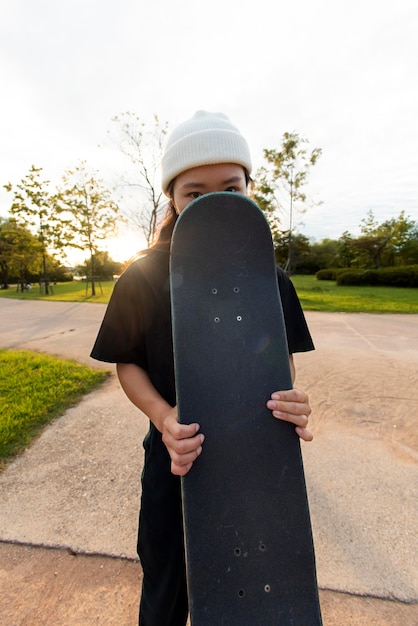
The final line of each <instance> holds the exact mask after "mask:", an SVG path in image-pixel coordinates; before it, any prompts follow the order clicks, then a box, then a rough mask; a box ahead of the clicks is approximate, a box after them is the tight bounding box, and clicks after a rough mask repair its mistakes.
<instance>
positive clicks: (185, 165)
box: [161, 111, 252, 195]
mask: <svg viewBox="0 0 418 626" xmlns="http://www.w3.org/2000/svg"><path fill="white" fill-rule="evenodd" d="M216 163H236V164H237V165H242V166H243V167H244V168H245V169H246V171H247V172H248V174H250V173H251V168H252V165H251V156H250V151H249V148H248V144H247V142H246V141H245V139H244V137H243V136H242V135H241V133H240V132H239V130H238V128H237V127H236V126H234V125H233V124H231V122H230V121H229V118H228V117H227V116H226V115H224V114H223V113H208V112H207V111H197V113H195V114H194V116H193V117H192V118H191V119H189V120H186V121H185V122H183V124H180V126H177V128H175V129H174V130H173V132H172V133H171V135H170V136H169V138H168V140H167V144H166V148H165V152H164V155H163V158H162V161H161V169H162V181H161V184H162V189H163V191H164V193H165V194H166V195H168V187H169V186H170V183H171V181H172V180H174V179H175V178H176V176H178V175H179V174H181V173H182V172H185V171H186V170H189V169H191V168H193V167H199V166H201V165H214V164H216Z"/></svg>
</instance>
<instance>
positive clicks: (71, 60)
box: [0, 0, 418, 260]
mask: <svg viewBox="0 0 418 626" xmlns="http://www.w3.org/2000/svg"><path fill="white" fill-rule="evenodd" d="M0 11H1V13H0V14H1V20H0V76H1V82H0V85H1V95H0V215H1V216H6V215H7V212H8V209H9V207H10V203H11V195H10V194H8V193H7V192H6V191H5V190H4V189H3V185H4V184H5V183H7V182H11V183H13V184H16V183H18V182H19V181H20V180H21V179H22V178H23V177H24V176H25V175H26V174H27V172H28V170H29V168H30V167H31V165H32V164H34V165H36V166H37V167H42V168H43V174H44V178H45V179H48V180H51V181H52V183H53V184H58V183H59V181H60V178H61V176H62V174H63V173H64V171H65V170H66V169H68V168H72V167H74V166H75V165H77V164H78V163H79V162H80V161H82V160H85V161H86V162H87V164H88V166H89V167H91V168H94V169H96V170H98V171H99V172H100V174H101V176H102V178H103V179H104V181H105V183H106V184H107V185H108V186H109V187H112V186H113V185H114V184H115V180H116V179H117V178H118V177H119V175H120V174H121V173H122V170H121V168H122V169H123V165H122V161H121V155H120V153H119V152H118V150H117V148H116V147H115V146H114V145H112V144H111V142H110V141H109V137H108V131H109V130H110V129H111V128H112V122H111V119H112V118H113V117H114V116H115V115H117V114H120V113H122V112H124V111H131V112H133V113H135V114H137V115H138V116H139V117H140V118H141V119H142V120H144V122H146V123H149V124H151V123H152V119H153V115H154V114H157V115H158V116H159V118H160V120H163V121H167V122H169V125H170V127H171V128H174V127H175V126H176V125H177V124H179V123H181V122H182V121H184V120H185V119H187V118H189V117H191V116H192V115H193V114H194V112H195V111H196V110H198V109H205V110H208V111H222V112H224V113H226V114H227V115H228V116H229V117H230V119H231V121H232V122H233V123H234V124H235V125H236V126H238V128H239V129H240V131H241V132H242V134H243V135H244V136H245V137H246V139H247V141H248V143H249V146H250V149H251V153H252V156H253V162H254V167H255V169H256V168H257V167H259V166H260V165H262V164H263V149H264V148H276V149H279V148H280V145H281V138H282V135H283V133H284V132H296V133H298V134H299V135H300V136H301V137H304V138H306V139H307V140H308V141H309V148H321V149H322V156H321V158H320V160H319V161H318V163H317V165H315V167H314V168H313V169H312V170H311V175H310V180H309V186H308V188H307V192H308V195H309V198H310V199H311V200H312V201H313V202H315V203H316V204H314V205H313V206H311V207H310V208H308V210H307V211H306V212H305V214H304V215H301V214H297V215H296V216H295V222H296V225H297V229H298V231H299V232H301V233H303V234H304V235H306V236H308V237H310V238H312V239H314V240H317V241H320V240H321V239H323V238H326V237H331V238H338V237H339V236H340V235H341V234H342V233H343V232H344V231H346V230H348V231H349V232H351V233H352V234H354V235H357V234H358V233H359V225H360V222H361V220H362V219H363V218H365V217H366V215H367V213H368V211H370V210H372V211H373V213H374V215H375V217H376V219H377V220H378V221H379V222H382V221H384V220H386V219H389V218H391V217H397V216H398V215H399V213H400V212H401V211H405V213H406V215H408V216H409V217H411V218H412V219H413V220H418V156H417V155H418V37H417V35H416V33H417V32H418V4H417V2H416V0H397V1H396V2H394V1H393V0H390V1H388V0H338V1H336V0H316V2H312V1H311V0H294V1H293V2H286V3H285V2H282V1H281V0H276V1H275V2H271V0H258V2H253V1H249V0H239V1H238V0H228V1H227V2H226V1H225V0H211V1H210V2H207V3H200V2H196V0H194V1H192V0H177V1H174V0H147V2H144V1H143V0H118V2H111V1H110V0H71V1H70V0H59V1H57V0H37V1H36V2H33V0H0ZM139 240H140V235H139V234H138V233H136V232H134V230H133V229H132V227H131V228H130V229H129V234H126V235H125V238H124V239H123V240H121V241H120V242H119V247H118V246H117V244H116V243H115V242H114V246H113V248H112V247H111V252H113V255H114V256H119V257H121V256H122V257H123V256H125V258H119V260H125V259H126V258H127V254H128V252H130V249H131V247H132V253H133V252H135V251H136V250H137V249H138V247H141V246H142V243H140V245H139V246H138V241H139ZM128 256H130V254H128Z"/></svg>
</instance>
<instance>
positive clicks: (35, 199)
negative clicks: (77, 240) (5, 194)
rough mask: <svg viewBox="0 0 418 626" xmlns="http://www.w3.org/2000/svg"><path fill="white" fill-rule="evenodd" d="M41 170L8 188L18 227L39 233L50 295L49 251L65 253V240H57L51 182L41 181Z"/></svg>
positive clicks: (31, 170) (34, 170)
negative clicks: (63, 247) (63, 249)
mask: <svg viewBox="0 0 418 626" xmlns="http://www.w3.org/2000/svg"><path fill="white" fill-rule="evenodd" d="M41 172H42V168H41V167H35V165H32V166H31V168H30V170H29V173H28V174H27V175H26V176H25V177H24V178H22V180H21V182H20V183H18V184H17V185H15V186H13V185H12V184H11V183H7V184H6V185H4V188H5V189H6V190H7V191H9V192H10V193H13V202H12V206H11V208H10V215H11V216H12V217H13V218H14V219H15V220H16V222H17V223H18V224H20V225H21V226H23V227H25V228H29V229H30V230H31V231H32V232H35V233H36V234H37V236H38V238H39V242H40V245H41V249H42V277H43V283H44V286H45V293H46V294H47V295H48V293H49V290H48V279H47V251H48V249H49V248H54V249H56V250H60V249H62V246H61V240H60V238H59V237H57V224H56V215H55V213H54V206H53V203H51V195H50V192H49V189H48V187H49V181H47V180H43V179H42V178H41Z"/></svg>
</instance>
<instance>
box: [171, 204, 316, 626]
mask: <svg viewBox="0 0 418 626" xmlns="http://www.w3.org/2000/svg"><path fill="white" fill-rule="evenodd" d="M170 264H171V271H170V274H171V275H170V281H171V302H172V323H173V342H174V361H175V373H176V389H177V402H178V410H179V420H180V422H182V423H185V424H189V423H192V422H198V423H199V424H200V425H201V432H202V433H203V434H204V435H205V443H204V446H203V452H202V454H201V456H200V457H199V458H198V459H197V460H196V461H195V463H194V464H193V467H192V469H191V470H190V472H189V473H188V474H187V475H186V476H185V477H184V478H183V479H182V494H183V514H184V528H185V546H186V563H187V576H188V591H189V601H190V615H191V622H192V625H193V626H222V625H225V626H273V625H274V626H277V625H286V626H290V625H295V626H296V625H297V626H317V625H320V624H321V623H322V622H321V614H320V608H319V601H318V590H317V581H316V571H315V556H314V548H313V541H312V531H311V523H310V517H309V509H308V501H307V495H306V486H305V479H304V472H303V465H302V457H301V451H300V443H299V438H298V436H297V434H296V433H295V430H294V425H292V424H289V423H286V422H282V421H280V420H276V419H275V418H273V416H272V414H271V411H269V410H268V409H267V408H266V402H267V400H268V399H269V398H270V395H271V393H272V392H273V391H277V390H280V389H290V388H291V386H292V381H291V375H290V370H289V355H288V347H287V341H286V332H285V327H284V321H283V312H282V306H281V300H280V295H279V292H278V283H277V275H276V267H275V260H274V251H273V245H272V238H271V233H270V229H269V227H268V224H267V222H266V220H265V218H264V215H263V213H262V212H261V211H260V209H259V208H258V207H257V206H256V205H255V204H254V203H253V202H252V201H251V200H249V199H248V198H246V197H245V196H241V195H238V194H231V193H214V194H208V195H205V196H202V197H201V198H199V199H197V200H195V201H193V202H192V203H191V204H190V205H188V207H187V208H186V209H185V210H184V211H183V212H182V213H181V215H180V217H179V218H178V221H177V224H176V227H175V230H174V234H173V239H172V247H171V261H170Z"/></svg>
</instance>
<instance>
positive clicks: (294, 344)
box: [277, 267, 315, 354]
mask: <svg viewBox="0 0 418 626" xmlns="http://www.w3.org/2000/svg"><path fill="white" fill-rule="evenodd" d="M277 280H278V284H279V291H280V296H281V300H282V307H283V315H284V320H285V324H286V334H287V342H288V346H289V354H294V353H295V352H308V351H309V350H314V349H315V347H314V344H313V341H312V337H311V334H310V332H309V328H308V325H307V323H306V319H305V316H304V314H303V311H302V307H301V304H300V301H299V298H298V296H297V294H296V291H295V288H294V285H293V283H292V281H291V280H290V278H289V277H288V276H287V274H285V272H284V271H283V270H282V269H280V268H279V267H278V268H277Z"/></svg>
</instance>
